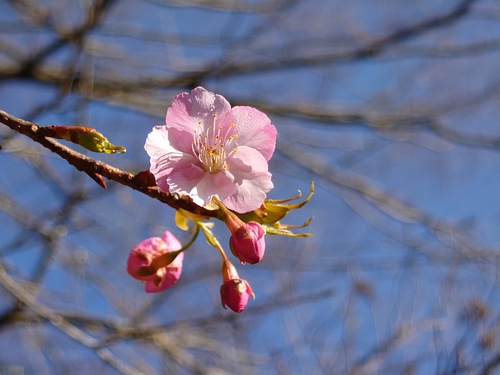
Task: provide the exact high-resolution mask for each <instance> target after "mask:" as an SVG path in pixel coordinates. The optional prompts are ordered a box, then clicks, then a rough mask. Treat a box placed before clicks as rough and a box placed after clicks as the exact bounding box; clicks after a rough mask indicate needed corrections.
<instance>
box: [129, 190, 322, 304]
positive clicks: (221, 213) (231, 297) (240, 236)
mask: <svg viewBox="0 0 500 375" xmlns="http://www.w3.org/2000/svg"><path fill="white" fill-rule="evenodd" d="M313 193H314V186H313V185H312V184H311V191H310V194H309V196H308V197H307V198H306V199H305V200H303V201H301V202H299V203H289V202H290V201H291V200H295V199H298V198H300V197H301V195H300V193H299V195H297V196H295V197H292V198H289V199H284V200H271V199H267V200H266V201H265V202H264V203H263V204H262V206H261V207H260V208H259V209H258V210H255V211H252V212H248V213H245V214H237V213H235V212H233V211H231V210H229V209H228V208H227V207H226V206H225V205H224V204H223V203H222V202H220V201H219V200H218V199H217V198H214V200H213V202H214V207H217V208H218V210H217V218H218V219H219V220H221V221H223V222H224V223H225V224H226V226H227V228H228V229H229V232H230V233H231V236H230V238H229V247H230V249H231V252H232V254H233V255H234V256H235V257H236V258H237V259H238V260H239V261H240V262H241V264H246V263H249V264H256V263H259V262H260V261H261V260H262V259H263V258H264V254H265V249H266V243H265V235H266V233H267V234H270V235H283V236H288V237H308V236H310V234H309V233H293V232H292V231H291V229H292V228H302V227H305V226H307V225H309V222H310V219H309V220H307V221H306V222H305V223H304V224H303V225H299V226H292V225H286V224H282V223H280V220H281V219H282V218H283V217H285V216H286V215H288V213H289V212H290V211H291V210H294V209H298V208H300V207H302V206H303V205H304V204H306V203H307V202H308V201H309V200H310V199H311V197H312V195H313ZM189 222H193V223H194V227H193V232H194V235H193V237H192V239H191V241H189V242H188V243H187V244H186V245H185V246H184V247H182V246H181V244H180V242H179V241H178V240H177V239H176V238H175V237H174V235H173V234H172V233H170V232H169V231H166V232H165V233H164V234H163V236H162V237H161V238H159V237H152V238H148V239H146V240H144V241H142V242H141V243H139V244H138V245H137V246H136V247H134V248H133V249H132V251H131V252H130V255H129V258H128V263H127V271H128V273H129V274H130V275H131V276H132V277H133V278H135V279H137V280H140V281H142V282H144V283H145V289H146V292H148V293H155V292H161V291H163V290H165V289H168V288H170V287H171V286H173V285H174V284H175V283H176V282H177V281H178V280H179V278H180V275H181V272H182V262H183V259H184V251H185V250H186V249H187V248H189V247H190V246H191V245H192V244H193V243H194V241H195V240H196V237H197V236H198V233H199V232H200V230H201V232H202V233H203V234H204V236H205V238H206V240H207V242H208V244H210V245H211V246H213V247H215V248H216V249H217V250H218V251H219V253H220V255H221V257H222V271H221V273H222V281H223V283H222V285H221V287H220V296H221V303H222V306H223V307H229V308H230V309H231V310H233V311H234V312H236V313H240V312H242V311H243V310H244V309H245V308H246V306H247V304H248V301H249V300H250V297H252V298H254V299H255V295H254V293H253V291H252V288H251V287H250V284H249V283H248V281H246V280H244V279H241V278H240V277H239V275H238V272H237V270H236V267H235V266H234V265H233V264H232V263H231V261H230V260H229V259H228V258H227V256H226V254H225V252H224V250H223V248H222V246H221V245H220V243H219V241H218V239H217V238H216V236H215V235H214V234H213V232H212V230H211V228H212V227H213V222H210V221H209V218H208V217H203V216H198V215H195V214H191V213H189V212H187V211H184V210H182V209H179V210H178V211H177V215H176V224H177V226H178V227H179V228H181V229H183V230H188V229H189V225H188V223H189Z"/></svg>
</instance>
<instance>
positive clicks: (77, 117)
mask: <svg viewBox="0 0 500 375" xmlns="http://www.w3.org/2000/svg"><path fill="white" fill-rule="evenodd" d="M198 85H202V86H204V87H205V88H207V89H209V90H211V91H214V92H217V93H220V94H222V95H224V96H225V97H226V98H227V99H228V100H229V101H230V103H231V104H233V105H250V106H254V107H257V108H259V109H260V110H262V111H264V112H265V113H267V114H268V115H269V117H270V118H271V119H272V122H273V123H274V124H275V125H276V127H277V129H278V134H279V135H278V144H277V150H276V153H275V155H274V157H273V159H272V160H271V163H270V170H271V172H272V174H273V180H274V184H275V189H274V190H273V191H272V192H271V193H270V194H269V197H271V198H276V199H278V198H285V197H290V196H293V195H295V194H296V193H297V190H301V191H302V192H304V193H307V192H308V189H309V184H310V182H311V181H314V182H315V186H316V194H315V196H314V198H313V199H312V201H311V202H309V203H308V204H307V205H306V206H305V207H304V208H302V209H301V210H299V211H296V212H294V213H293V214H292V215H290V216H289V217H287V220H285V221H286V222H288V223H292V224H301V223H303V222H304V221H305V220H306V219H307V218H309V217H311V216H314V220H313V221H312V223H311V225H310V227H309V228H307V231H309V232H311V233H313V234H314V236H313V237H310V238H307V239H293V238H284V237H272V236H267V240H266V241H267V253H266V257H265V258H264V260H263V262H261V263H260V264H258V265H254V266H249V265H245V266H239V267H238V270H239V273H240V276H241V277H243V278H245V279H247V280H248V281H249V282H250V284H251V285H252V287H253V289H254V291H255V293H256V296H257V298H256V300H255V301H251V302H250V303H249V305H248V308H247V309H246V310H245V311H244V312H243V313H241V314H238V315H237V314H234V313H233V312H232V311H229V310H224V309H222V307H221V305H220V297H219V286H220V284H221V276H220V258H219V256H218V254H217V252H216V251H215V249H213V248H211V247H209V246H208V245H207V244H206V243H205V242H204V240H202V239H201V238H200V239H199V240H198V241H197V242H196V244H195V245H194V246H193V247H192V248H190V249H189V250H188V251H187V252H186V254H185V261H184V270H183V275H182V277H181V280H180V281H179V283H178V284H177V285H176V286H175V287H174V288H172V289H169V290H167V291H166V292H163V293H161V294H154V295H147V294H145V293H144V291H143V286H142V285H141V284H140V283H139V282H137V281H136V280H133V279H131V278H130V277H129V276H128V275H127V274H126V270H125V265H126V259H127V256H128V252H129V250H130V249H131V248H132V247H133V246H134V245H135V244H137V243H138V242H140V241H141V240H143V239H144V238H147V237H151V236H160V235H161V234H162V233H163V231H164V230H166V229H170V230H171V231H172V232H174V233H175V234H176V236H178V238H179V239H180V240H181V242H186V241H187V240H188V239H189V235H188V234H186V233H185V232H182V231H181V230H179V229H177V228H176V227H175V224H174V220H173V217H174V211H173V210H172V209H171V208H170V207H168V206H166V205H164V204H162V203H160V202H158V201H156V200H154V199H151V198H149V197H147V196H145V195H142V194H140V193H138V192H136V191H132V190H130V189H129V188H127V187H124V186H121V185H119V184H116V183H113V182H108V189H107V190H104V189H102V188H101V187H99V186H97V185H96V184H95V182H94V181H92V180H91V179H90V178H89V177H88V176H87V175H86V174H84V173H81V172H79V171H76V170H75V169H74V168H72V167H70V166H69V165H68V164H67V162H66V161H65V160H62V159H60V158H59V157H58V156H57V155H55V154H52V153H50V152H49V151H47V150H45V149H43V148H42V147H41V146H39V145H37V144H34V142H32V141H31V140H30V139H28V138H26V137H24V136H22V135H20V134H17V133H16V132H14V131H12V130H10V129H8V128H7V127H6V126H3V125H2V124H0V145H1V147H2V149H1V151H0V224H1V225H0V262H1V263H0V265H1V272H0V374H19V375H21V374H26V375H27V374H37V375H39V374H308V375H312V374H353V375H354V374H356V375H361V374H408V375H409V374H495V373H500V343H499V342H498V337H500V336H499V335H500V326H499V319H500V295H499V288H498V263H499V255H500V253H499V250H498V247H499V245H500V232H499V228H500V203H499V201H498V198H499V194H500V193H499V192H500V168H499V167H500V154H499V150H500V125H499V120H500V105H499V100H500V1H498V0H442V1H436V0H418V1H417V0H377V1H367V0H353V1H342V0H332V1H328V0H269V1H257V0H255V1H250V0H183V1H176V0H171V1H168V0H77V1H70V0H43V1H39V0H0V108H1V109H3V110H5V111H7V112H8V113H11V114H12V115H15V116H18V117H21V118H23V119H26V120H30V121H34V122H36V123H39V124H41V125H83V126H90V127H93V128H96V129H98V130H99V131H101V132H102V133H104V134H105V135H106V136H107V137H108V138H109V139H110V141H111V142H113V143H114V144H118V145H123V146H125V147H126V148H127V150H128V152H127V153H126V154H124V155H104V154H92V155H93V156H94V157H97V158H99V159H101V160H103V161H105V162H106V163H109V164H111V165H114V166H117V167H119V168H122V169H124V170H128V171H133V172H138V171H142V170H145V169H147V168H148V167H149V164H148V163H149V161H148V157H147V154H146V153H145V151H144V149H143V145H144V141H145V139H146V136H147V134H148V133H149V131H150V130H151V128H152V126H154V125H156V124H162V123H164V115H165V111H166V109H167V107H168V106H169V104H170V102H171V100H172V98H173V97H174V96H175V95H177V94H178V93H180V92H184V91H189V90H190V89H192V88H194V87H196V86H198ZM71 147H74V148H75V149H77V150H78V151H82V149H81V148H79V146H71ZM83 152H85V151H83ZM89 154H90V153H89ZM215 231H216V233H217V235H218V236H219V239H220V241H221V242H222V243H223V244H224V245H225V244H226V243H227V237H228V234H227V230H226V229H225V227H224V225H223V224H222V223H217V225H216V230H215ZM226 248H227V246H226Z"/></svg>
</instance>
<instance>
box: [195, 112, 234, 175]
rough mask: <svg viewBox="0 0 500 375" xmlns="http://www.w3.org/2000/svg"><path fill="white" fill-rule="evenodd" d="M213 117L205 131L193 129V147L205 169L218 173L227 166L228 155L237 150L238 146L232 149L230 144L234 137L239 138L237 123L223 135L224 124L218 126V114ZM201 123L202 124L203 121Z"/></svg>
mask: <svg viewBox="0 0 500 375" xmlns="http://www.w3.org/2000/svg"><path fill="white" fill-rule="evenodd" d="M213 117H214V119H213V123H212V124H210V125H209V126H207V127H206V129H205V130H204V131H203V130H202V131H201V133H198V132H197V131H196V130H194V131H193V141H192V142H191V149H192V151H193V154H194V155H196V157H197V158H198V160H199V161H200V163H201V165H202V167H203V169H204V170H205V171H207V172H210V173H217V172H219V171H221V170H222V169H226V168H227V163H226V157H227V156H228V155H231V154H232V153H233V152H236V148H232V149H230V148H229V147H228V146H229V145H230V144H231V142H232V141H233V140H234V139H236V138H238V135H237V134H236V133H234V128H235V127H236V124H231V126H230V127H228V129H227V130H226V132H225V134H224V135H221V132H222V126H220V125H219V126H217V123H216V119H217V116H216V115H214V116H213ZM199 124H200V125H201V122H199ZM231 132H232V134H231V135H230V133H231ZM226 150H230V151H229V152H227V151H226Z"/></svg>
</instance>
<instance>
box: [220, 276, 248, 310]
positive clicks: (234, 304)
mask: <svg viewBox="0 0 500 375" xmlns="http://www.w3.org/2000/svg"><path fill="white" fill-rule="evenodd" d="M250 296H253V292H252V288H251V287H250V285H249V284H248V282H247V281H246V280H241V279H231V280H228V281H226V282H225V283H224V284H222V286H221V287H220V298H221V301H222V306H223V307H224V308H226V306H227V307H229V308H230V309H231V310H233V311H234V312H235V313H240V312H242V311H243V310H245V307H247V303H248V300H249V299H250Z"/></svg>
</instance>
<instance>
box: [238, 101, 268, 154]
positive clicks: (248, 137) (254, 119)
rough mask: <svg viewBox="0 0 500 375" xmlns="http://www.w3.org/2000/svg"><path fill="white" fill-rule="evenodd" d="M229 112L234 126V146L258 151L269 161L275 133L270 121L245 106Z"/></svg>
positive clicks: (259, 112)
mask: <svg viewBox="0 0 500 375" xmlns="http://www.w3.org/2000/svg"><path fill="white" fill-rule="evenodd" d="M231 112H232V113H233V116H234V119H235V120H234V121H235V124H236V127H235V132H236V133H237V134H238V138H237V139H236V140H235V144H236V145H242V146H248V147H252V148H254V149H256V150H258V151H259V152H260V153H261V154H262V156H264V158H265V159H266V160H269V159H271V156H273V153H274V150H275V148H276V135H277V131H276V128H275V127H274V125H273V124H271V120H270V119H269V117H267V116H266V115H265V114H264V113H262V112H261V111H259V110H257V109H255V108H252V107H245V106H237V107H234V108H233V109H232V110H231Z"/></svg>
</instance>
